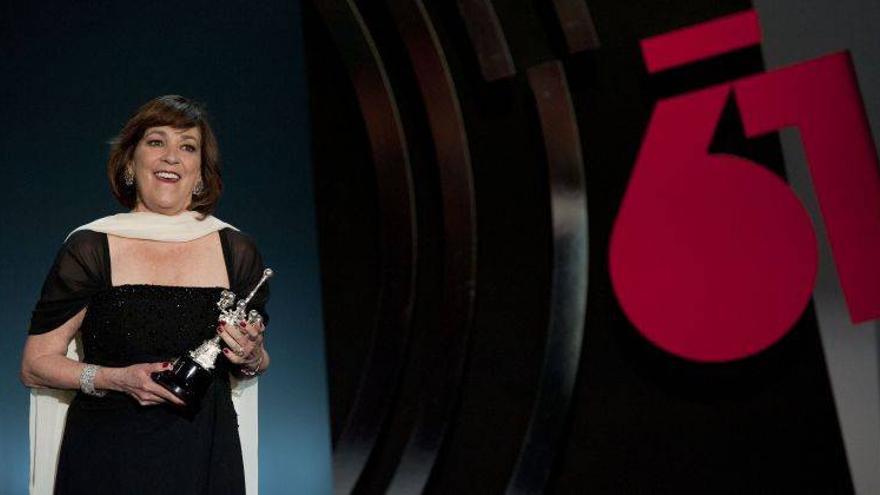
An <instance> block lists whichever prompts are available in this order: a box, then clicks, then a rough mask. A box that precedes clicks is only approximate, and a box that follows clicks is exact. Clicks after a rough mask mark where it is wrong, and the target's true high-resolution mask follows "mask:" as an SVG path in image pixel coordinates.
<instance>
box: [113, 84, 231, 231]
mask: <svg viewBox="0 0 880 495" xmlns="http://www.w3.org/2000/svg"><path fill="white" fill-rule="evenodd" d="M219 162H220V151H219V148H218V146H217V139H216V138H215V137H214V132H213V131H212V130H211V126H210V125H209V124H208V122H207V119H206V118H204V110H202V109H201V108H200V107H198V106H194V105H193V104H192V103H191V102H190V101H188V100H187V99H186V98H183V97H182V96H177V95H169V96H161V97H159V98H156V99H155V100H153V101H150V102H148V103H147V104H146V105H144V106H142V107H141V108H140V109H138V111H137V112H136V113H135V115H134V116H132V118H131V119H129V121H128V123H126V125H125V127H123V128H122V131H121V132H120V133H119V136H118V137H117V138H116V139H115V140H114V142H113V149H112V151H111V153H110V159H109V160H108V162H107V176H108V178H109V179H110V186H111V189H112V191H113V194H114V195H115V196H116V198H117V199H118V200H119V202H121V203H122V204H123V205H124V206H125V207H127V208H129V209H131V210H132V211H153V212H156V213H165V214H167V213H168V212H178V211H181V209H182V208H183V205H182V204H181V203H188V204H189V207H188V209H190V210H193V211H198V212H200V213H203V214H210V213H211V212H212V211H213V210H214V206H215V205H216V203H217V200H218V199H219V198H220V194H221V192H222V190H223V183H222V181H221V179H220V167H219ZM163 172H165V173H164V174H163ZM175 179H177V180H175ZM159 184H167V185H169V186H171V185H173V186H174V187H168V188H162V187H157V186H158V185H159ZM135 185H136V187H135ZM190 191H192V193H193V194H192V195H190V194H189V192H190Z"/></svg>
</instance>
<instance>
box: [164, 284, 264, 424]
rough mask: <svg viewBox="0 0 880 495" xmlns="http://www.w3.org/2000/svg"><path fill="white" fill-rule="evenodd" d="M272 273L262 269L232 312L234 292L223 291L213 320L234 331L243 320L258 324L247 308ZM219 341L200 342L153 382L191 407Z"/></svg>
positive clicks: (204, 383) (209, 375) (199, 395)
mask: <svg viewBox="0 0 880 495" xmlns="http://www.w3.org/2000/svg"><path fill="white" fill-rule="evenodd" d="M272 273H273V272H272V269H271V268H266V269H265V270H263V277H262V278H260V281H259V282H258V283H257V286H256V287H254V288H253V290H251V292H250V294H248V296H247V297H246V298H245V299H240V300H239V301H238V303H236V304H235V309H230V308H231V307H232V305H233V303H234V302H235V293H234V292H232V291H229V290H224V291H223V292H222V293H221V295H220V300H219V301H217V307H218V308H220V317H219V318H218V319H217V321H218V322H221V321H222V322H226V325H233V327H235V328H237V327H238V325H239V324H240V323H241V322H242V321H244V320H247V322H248V324H254V323H257V322H259V321H261V320H262V319H263V317H262V316H260V314H259V313H258V312H257V311H256V310H254V309H252V310H250V311H249V312H248V311H247V305H248V303H249V302H250V301H251V298H252V297H254V294H256V293H257V290H259V288H260V287H261V286H262V285H263V283H264V282H265V281H266V280H267V279H268V278H269V277H271V276H272ZM220 341H221V338H220V336H219V335H217V336H216V337H214V338H213V339H210V340H206V341H204V342H203V343H202V345H200V346H199V347H198V349H196V350H194V351H190V352H189V355H188V356H181V357H179V358H177V359H176V360H175V361H174V365H173V366H172V367H171V369H170V370H167V371H158V372H155V373H153V374H152V377H153V380H154V381H155V382H156V383H158V384H159V385H162V386H163V387H165V388H166V389H168V391H169V392H171V393H172V394H174V395H175V396H177V398H179V399H180V400H182V401H183V402H185V403H186V404H187V406H189V407H194V406H195V405H197V404H198V403H199V401H200V400H201V398H202V396H203V395H204V394H205V391H206V390H208V386H209V385H210V384H211V380H212V379H213V371H212V370H213V369H214V364H215V361H216V360H217V355H218V354H220V352H222V350H223V349H222V347H221V345H220Z"/></svg>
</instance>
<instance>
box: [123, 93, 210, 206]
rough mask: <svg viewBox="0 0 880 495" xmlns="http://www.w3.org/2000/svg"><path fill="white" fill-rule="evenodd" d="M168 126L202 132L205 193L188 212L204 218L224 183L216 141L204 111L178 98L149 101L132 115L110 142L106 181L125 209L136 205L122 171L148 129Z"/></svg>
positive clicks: (194, 202) (133, 188) (135, 192)
mask: <svg viewBox="0 0 880 495" xmlns="http://www.w3.org/2000/svg"><path fill="white" fill-rule="evenodd" d="M166 125H167V126H170V127H173V128H175V129H189V128H192V127H198V128H199V131H201V133H202V146H201V150H202V184H203V185H204V192H202V194H200V195H198V196H193V198H192V202H191V203H190V206H189V209H190V210H193V211H197V212H199V213H201V214H202V215H203V216H204V215H208V214H210V213H211V212H212V211H214V207H215V206H216V205H217V201H218V200H219V199H220V193H221V192H222V190H223V181H222V180H221V178H220V150H219V148H218V146H217V138H216V137H215V136H214V132H213V131H212V130H211V126H210V124H208V118H207V115H206V113H205V110H204V108H202V106H201V105H200V104H198V103H196V102H194V101H191V100H188V99H186V98H184V97H182V96H178V95H165V96H160V97H158V98H155V99H153V100H150V101H149V102H147V103H146V104H144V105H143V106H142V107H140V108H139V109H138V110H137V111H136V112H135V113H134V115H132V116H131V117H130V118H129V119H128V122H126V123H125V126H124V127H123V128H122V131H120V133H119V135H118V136H116V137H115V138H114V139H113V140H112V141H110V146H111V147H110V159H109V160H107V178H109V179H110V189H111V191H113V195H114V196H116V199H117V200H119V202H120V203H122V206H125V207H126V208H128V209H132V208H134V207H135V205H136V204H137V188H136V186H127V185H126V184H125V168H126V166H127V165H128V163H129V162H130V161H131V160H132V157H133V156H134V150H135V148H136V147H137V145H138V142H140V140H141V138H143V136H144V132H146V130H147V129H149V128H150V127H159V126H166Z"/></svg>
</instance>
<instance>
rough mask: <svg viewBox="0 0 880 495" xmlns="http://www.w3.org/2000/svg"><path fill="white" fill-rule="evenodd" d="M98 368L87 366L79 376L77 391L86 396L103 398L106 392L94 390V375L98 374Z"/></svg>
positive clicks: (91, 365) (92, 365)
mask: <svg viewBox="0 0 880 495" xmlns="http://www.w3.org/2000/svg"><path fill="white" fill-rule="evenodd" d="M100 368H101V367H100V366H97V365H94V364H87V365H86V367H85V368H83V370H82V373H80V374H79V389H80V390H82V391H83V393H86V394H88V395H94V396H95V397H104V396H105V395H107V392H106V391H104V390H95V375H96V374H98V370H99V369H100Z"/></svg>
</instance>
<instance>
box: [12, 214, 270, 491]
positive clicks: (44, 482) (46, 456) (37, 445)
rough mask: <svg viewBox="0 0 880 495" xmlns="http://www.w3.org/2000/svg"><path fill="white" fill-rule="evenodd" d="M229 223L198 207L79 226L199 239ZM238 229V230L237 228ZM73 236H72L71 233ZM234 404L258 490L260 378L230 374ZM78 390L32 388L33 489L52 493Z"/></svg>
mask: <svg viewBox="0 0 880 495" xmlns="http://www.w3.org/2000/svg"><path fill="white" fill-rule="evenodd" d="M225 227H230V228H233V229H235V227H233V226H232V225H229V224H227V223H225V222H223V221H221V220H219V219H217V218H215V217H213V216H210V215H208V216H207V217H206V218H205V219H204V220H198V219H197V214H196V213H195V212H191V211H187V212H184V213H181V214H179V215H175V216H168V215H161V214H158V213H148V212H137V213H120V214H117V215H111V216H108V217H104V218H101V219H99V220H96V221H94V222H91V223H89V224H86V225H83V226H81V227H78V228H77V229H75V230H74V231H72V232H71V234H72V233H73V232H76V231H77V230H82V229H88V230H94V231H96V232H104V233H108V234H113V235H118V236H121V237H130V238H135V239H149V240H157V241H165V242H185V241H189V240H193V239H198V238H200V237H202V236H205V235H207V234H210V233H211V232H215V231H217V230H220V229H222V228H225ZM235 230H238V229H235ZM68 237H70V235H69V234H68ZM81 349H82V347H81V342H80V339H79V336H77V338H76V339H74V340H72V341H71V342H70V345H69V346H68V349H67V357H69V358H70V359H75V360H78V361H79V360H81V357H82V353H81ZM231 378H232V379H231V384H232V403H233V405H234V406H235V411H236V412H237V413H238V433H239V436H240V438H241V454H242V458H243V460H244V477H245V488H246V490H247V493H248V494H250V495H256V494H257V493H258V487H259V470H258V460H259V459H258V455H257V454H258V447H259V438H258V433H259V424H258V408H257V406H258V396H257V393H258V390H259V387H258V386H259V383H258V379H257V378H250V379H245V380H237V379H236V378H235V377H231ZM74 395H75V391H73V390H56V389H31V396H30V420H29V425H28V426H29V433H30V482H29V485H30V494H31V495H51V493H52V492H53V490H54V486H55V471H56V468H57V467H58V452H59V449H60V447H61V438H62V436H63V434H64V423H65V420H66V417H67V408H68V407H69V406H70V402H71V401H72V400H73V396H74Z"/></svg>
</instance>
